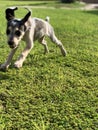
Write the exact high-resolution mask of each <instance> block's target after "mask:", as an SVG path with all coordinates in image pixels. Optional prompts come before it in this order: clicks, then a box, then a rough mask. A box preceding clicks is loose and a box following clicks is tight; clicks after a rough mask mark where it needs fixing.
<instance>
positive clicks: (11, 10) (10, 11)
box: [5, 7, 18, 21]
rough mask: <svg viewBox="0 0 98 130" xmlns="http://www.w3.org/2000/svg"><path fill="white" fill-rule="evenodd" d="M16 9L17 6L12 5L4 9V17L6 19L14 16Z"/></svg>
mask: <svg viewBox="0 0 98 130" xmlns="http://www.w3.org/2000/svg"><path fill="white" fill-rule="evenodd" d="M17 9H18V8H17V7H13V8H11V7H9V8H7V9H6V10H5V15H6V19H7V20H8V21H9V20H12V19H14V18H15V14H14V11H15V10H17Z"/></svg>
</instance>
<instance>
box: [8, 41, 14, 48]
mask: <svg viewBox="0 0 98 130" xmlns="http://www.w3.org/2000/svg"><path fill="white" fill-rule="evenodd" d="M8 45H9V46H10V48H15V47H16V45H15V43H14V41H8Z"/></svg>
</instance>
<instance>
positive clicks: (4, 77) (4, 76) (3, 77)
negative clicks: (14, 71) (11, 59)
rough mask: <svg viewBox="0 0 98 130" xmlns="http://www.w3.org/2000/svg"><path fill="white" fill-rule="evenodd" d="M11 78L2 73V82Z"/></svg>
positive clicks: (0, 78)
mask: <svg viewBox="0 0 98 130" xmlns="http://www.w3.org/2000/svg"><path fill="white" fill-rule="evenodd" d="M9 78H10V77H9V76H8V75H7V73H5V72H4V73H3V72H1V73H0V80H6V79H9Z"/></svg>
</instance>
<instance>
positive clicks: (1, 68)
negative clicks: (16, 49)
mask: <svg viewBox="0 0 98 130" xmlns="http://www.w3.org/2000/svg"><path fill="white" fill-rule="evenodd" d="M8 67H9V65H6V64H1V65H0V71H4V72H5V71H7V69H8Z"/></svg>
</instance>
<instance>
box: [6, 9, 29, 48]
mask: <svg viewBox="0 0 98 130" xmlns="http://www.w3.org/2000/svg"><path fill="white" fill-rule="evenodd" d="M17 9H18V8H17V7H14V8H7V9H6V11H5V15H6V19H7V29H6V35H7V37H8V41H7V42H8V45H9V46H10V48H16V47H17V46H18V45H19V42H20V41H21V39H22V38H23V36H24V34H25V31H26V29H27V24H26V23H27V21H28V20H29V18H30V16H31V11H29V12H28V13H27V14H26V15H25V17H24V18H23V19H21V20H18V19H15V14H14V11H15V10H17Z"/></svg>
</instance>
